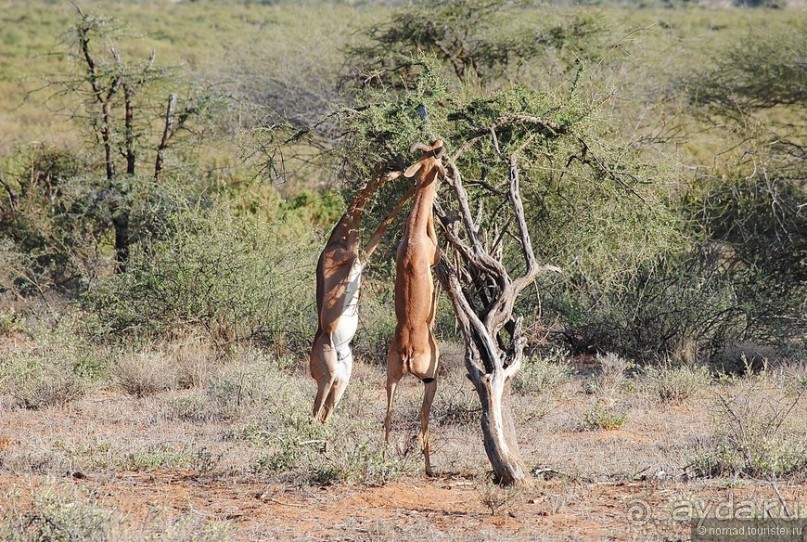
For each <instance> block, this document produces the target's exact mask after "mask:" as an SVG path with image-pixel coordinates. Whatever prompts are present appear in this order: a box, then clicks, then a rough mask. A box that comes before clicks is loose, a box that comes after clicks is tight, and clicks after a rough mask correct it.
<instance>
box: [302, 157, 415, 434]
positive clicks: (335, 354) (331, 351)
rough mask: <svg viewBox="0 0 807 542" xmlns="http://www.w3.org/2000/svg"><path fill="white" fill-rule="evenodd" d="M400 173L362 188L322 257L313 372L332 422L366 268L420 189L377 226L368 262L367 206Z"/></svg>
mask: <svg viewBox="0 0 807 542" xmlns="http://www.w3.org/2000/svg"><path fill="white" fill-rule="evenodd" d="M400 175H401V173H400V172H394V173H390V174H387V175H385V176H380V177H375V178H373V179H372V180H370V181H369V182H368V183H367V184H366V185H365V186H364V187H363V188H362V189H361V190H359V192H357V193H356V196H355V197H354V198H353V201H352V202H351V203H350V205H349V206H348V209H347V211H345V214H344V215H342V218H341V219H339V222H337V223H336V226H335V227H334V229H333V231H332V232H331V236H330V237H329V238H328V242H327V243H326V245H325V248H324V249H323V251H322V254H320V257H319V261H318V262H317V315H318V326H317V333H316V335H315V336H314V343H313V344H312V347H311V356H310V369H311V376H312V377H313V378H314V380H316V381H317V395H316V398H315V399H314V409H313V413H312V414H313V416H314V418H316V419H317V420H319V421H320V422H322V423H325V422H326V421H328V418H329V417H330V415H331V414H332V413H333V410H334V408H336V405H337V404H338V403H339V400H340V399H341V398H342V394H343V393H344V392H345V389H346V388H347V385H348V382H349V381H350V374H351V372H352V371H353V352H352V351H351V349H350V341H352V340H353V336H354V335H355V334H356V328H357V327H358V323H359V313H358V302H359V287H360V286H361V274H362V271H363V270H364V267H365V265H366V264H367V262H368V261H369V258H370V256H371V255H372V253H373V252H374V251H375V249H376V248H377V247H378V244H379V242H380V241H381V238H382V236H383V235H384V232H385V231H386V229H387V228H388V227H389V225H390V224H391V223H392V220H393V219H394V218H395V215H397V214H398V213H399V212H400V210H401V208H402V207H403V205H404V203H405V202H406V200H407V199H408V198H409V197H411V196H412V195H413V194H414V192H415V190H414V189H410V190H409V191H408V192H407V193H406V194H405V195H404V196H403V197H402V198H401V199H400V200H399V201H398V203H397V204H396V205H395V207H394V208H393V210H392V211H391V212H390V213H389V214H388V215H387V217H386V218H385V219H384V220H383V221H382V222H381V224H380V225H379V226H378V227H377V228H376V231H375V233H373V236H372V237H371V239H370V241H369V242H368V243H367V246H366V247H365V248H364V250H363V253H364V258H363V261H362V259H361V258H360V255H359V244H360V238H359V226H360V223H361V218H362V215H363V214H364V207H365V205H366V204H367V202H368V201H369V200H370V198H371V197H372V195H373V194H374V193H375V192H376V191H377V190H378V189H380V188H381V186H383V185H384V184H385V183H387V182H389V181H391V180H393V179H396V178H398V177H399V176H400Z"/></svg>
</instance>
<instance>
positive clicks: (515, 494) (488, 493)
mask: <svg viewBox="0 0 807 542" xmlns="http://www.w3.org/2000/svg"><path fill="white" fill-rule="evenodd" d="M476 490H477V492H479V500H481V501H482V504H484V505H485V506H486V507H487V509H488V510H490V515H492V516H497V515H499V513H500V512H504V511H506V510H508V509H509V508H511V507H512V506H513V505H514V504H515V503H516V502H517V501H518V499H519V498H520V497H521V496H522V495H523V490H522V489H521V487H519V486H500V485H499V484H495V483H492V482H488V481H486V482H484V483H482V484H481V485H479V486H477V488H476Z"/></svg>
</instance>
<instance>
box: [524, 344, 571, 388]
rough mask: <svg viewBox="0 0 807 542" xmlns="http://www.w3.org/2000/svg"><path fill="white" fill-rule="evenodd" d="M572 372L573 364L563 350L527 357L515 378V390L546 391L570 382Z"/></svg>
mask: <svg viewBox="0 0 807 542" xmlns="http://www.w3.org/2000/svg"><path fill="white" fill-rule="evenodd" d="M571 374H572V368H571V365H569V362H568V361H567V360H566V358H565V356H564V355H563V354H562V353H561V352H552V353H551V354H550V355H549V356H547V357H533V358H527V359H525V360H524V364H523V365H522V368H521V371H519V372H518V374H516V376H515V377H514V378H513V384H512V386H513V391H515V392H516V393H519V394H522V395H532V394H536V393H546V392H548V391H551V390H553V389H555V388H557V387H559V386H562V385H563V384H565V383H566V382H568V381H569V379H570V377H571Z"/></svg>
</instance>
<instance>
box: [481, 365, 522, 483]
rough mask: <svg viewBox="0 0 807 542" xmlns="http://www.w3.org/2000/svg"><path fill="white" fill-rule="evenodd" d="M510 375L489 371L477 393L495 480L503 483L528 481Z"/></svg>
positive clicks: (484, 438)
mask: <svg viewBox="0 0 807 542" xmlns="http://www.w3.org/2000/svg"><path fill="white" fill-rule="evenodd" d="M510 380H511V379H510V377H509V376H506V375H504V374H503V373H502V372H501V371H495V372H494V373H493V374H485V375H483V376H482V378H481V379H480V380H479V381H478V382H477V381H474V386H475V387H476V392H477V394H479V400H480V402H481V404H482V421H481V424H482V434H483V443H484V445H485V453H486V454H487V456H488V459H489V460H490V464H491V466H492V467H493V474H494V481H495V482H497V483H499V484H502V485H515V484H521V483H524V481H525V480H526V479H527V474H526V467H525V466H524V461H523V460H522V459H521V450H520V448H519V446H518V440H517V439H516V425H515V421H514V420H513V410H512V408H511V402H510Z"/></svg>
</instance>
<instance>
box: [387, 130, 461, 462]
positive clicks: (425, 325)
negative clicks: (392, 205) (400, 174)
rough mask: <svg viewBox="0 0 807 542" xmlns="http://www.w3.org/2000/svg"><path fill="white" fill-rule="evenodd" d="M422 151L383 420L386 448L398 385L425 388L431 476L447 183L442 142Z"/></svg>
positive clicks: (399, 277) (399, 259)
mask: <svg viewBox="0 0 807 542" xmlns="http://www.w3.org/2000/svg"><path fill="white" fill-rule="evenodd" d="M417 150H419V151H420V152H421V159H420V160H419V161H418V162H416V163H415V164H413V165H411V166H410V167H409V168H408V169H407V170H406V172H404V176H406V177H412V176H414V175H415V174H417V181H416V183H415V189H416V194H415V201H414V203H413V206H412V211H411V212H410V213H409V217H408V218H407V220H406V223H405V225H404V230H403V234H402V237H401V241H400V244H399V245H398V252H397V255H396V264H395V316H396V318H397V321H398V323H397V325H396V327H395V335H394V336H393V339H392V344H391V345H390V349H389V354H388V356H387V416H386V419H385V420H384V442H385V443H387V444H388V443H389V433H390V425H391V424H392V403H393V400H394V398H395V390H396V388H397V386H398V382H399V381H400V380H401V378H402V377H403V375H404V374H406V373H410V374H412V375H414V376H415V377H417V378H419V379H420V380H421V381H422V382H423V384H424V394H423V405H422V407H421V409H420V433H419V434H418V438H419V440H420V448H421V451H422V452H423V455H424V457H425V461H426V474H427V475H429V476H433V475H434V473H433V472H432V468H431V461H430V458H429V411H430V410H431V405H432V401H433V400H434V394H435V393H436V391H437V380H435V378H436V376H437V362H438V359H439V357H440V350H439V348H438V346H437V341H436V340H435V338H434V334H433V333H432V328H433V327H434V319H435V309H436V302H437V294H436V290H435V288H434V280H433V279H432V274H431V267H433V266H435V265H437V263H438V262H439V261H440V249H439V248H438V247H437V236H436V234H435V231H434V218H433V216H432V205H433V203H434V197H435V195H436V193H437V178H438V177H440V178H445V175H446V170H445V168H444V167H443V165H442V163H441V161H440V157H441V156H442V154H443V142H442V141H440V140H439V139H437V140H435V141H433V142H432V144H431V146H429V145H425V144H423V143H415V144H414V145H412V148H411V149H410V151H411V152H414V151H417Z"/></svg>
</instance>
